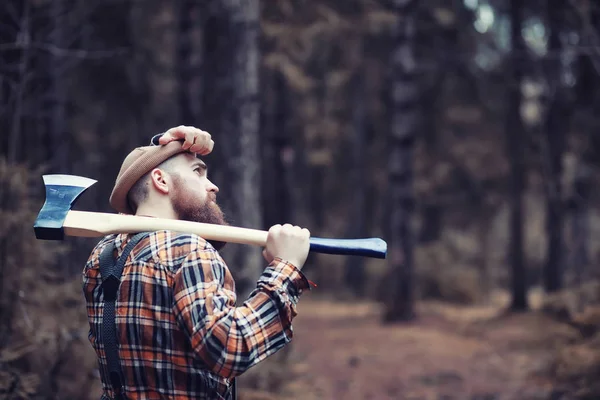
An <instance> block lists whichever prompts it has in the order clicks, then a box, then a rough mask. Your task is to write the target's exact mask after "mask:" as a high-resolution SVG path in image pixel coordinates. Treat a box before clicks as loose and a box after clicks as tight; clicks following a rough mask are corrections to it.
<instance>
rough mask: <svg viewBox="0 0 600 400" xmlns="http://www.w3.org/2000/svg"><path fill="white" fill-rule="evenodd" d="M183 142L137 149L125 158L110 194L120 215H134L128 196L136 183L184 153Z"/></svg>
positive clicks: (113, 205) (111, 202)
mask: <svg viewBox="0 0 600 400" xmlns="http://www.w3.org/2000/svg"><path fill="white" fill-rule="evenodd" d="M181 146H182V142H181V141H173V142H170V143H169V144H166V145H164V146H144V147H137V148H135V149H134V150H133V151H132V152H131V153H129V154H128V155H127V157H125V160H123V164H122V165H121V170H120V171H119V175H117V179H116V181H115V186H114V188H113V190H112V193H111V194H110V205H111V206H112V207H113V208H114V209H115V210H117V211H118V212H120V213H124V214H133V210H132V209H131V208H130V207H129V203H128V202H127V194H128V193H129V190H130V189H131V187H132V186H133V185H135V183H136V182H137V181H138V180H139V179H140V178H141V177H142V176H144V175H145V174H146V173H147V172H150V171H152V169H153V168H156V167H157V166H158V165H160V163H162V162H163V161H166V160H167V159H169V158H170V157H172V156H174V155H176V154H179V153H183V152H185V151H187V150H184V149H183V148H182V147H181Z"/></svg>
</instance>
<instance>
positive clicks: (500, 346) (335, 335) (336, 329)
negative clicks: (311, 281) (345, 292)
mask: <svg viewBox="0 0 600 400" xmlns="http://www.w3.org/2000/svg"><path fill="white" fill-rule="evenodd" d="M299 311H300V313H299V316H298V318H297V320H296V322H295V332H296V336H295V338H294V346H293V349H292V353H291V355H290V356H289V361H290V365H291V367H290V368H291V372H292V376H290V377H289V378H290V379H289V380H288V381H287V382H288V383H286V384H285V385H284V386H283V387H282V390H281V396H279V395H278V396H276V398H286V399H302V400H308V399H347V400H354V399H357V400H358V399H360V400H363V399H377V400H379V399H407V400H417V399H420V400H534V399H539V400H542V399H548V398H549V391H550V385H549V382H547V381H545V380H544V379H543V378H541V377H540V376H541V374H542V373H543V372H544V370H546V369H547V368H550V360H551V357H552V354H553V349H554V348H555V346H559V345H560V344H561V343H563V342H564V341H565V340H568V339H569V337H571V335H572V334H573V332H570V331H569V330H566V328H565V327H564V326H562V325H558V324H556V323H554V322H552V321H551V320H549V319H547V318H546V317H544V316H542V315H539V314H536V313H529V314H523V315H509V316H502V317H497V316H495V315H497V314H498V309H497V308H493V307H488V308H485V307H483V308H472V307H471V308H459V307H450V306H447V305H436V304H432V303H429V304H423V305H420V306H419V307H418V311H419V319H417V320H416V321H415V322H413V323H410V324H406V325H396V326H384V325H381V324H380V316H379V312H380V311H379V307H378V306H377V305H374V304H360V305H354V306H347V305H342V304H335V303H330V302H322V301H316V300H308V301H304V302H303V303H302V304H301V305H300V308H299Z"/></svg>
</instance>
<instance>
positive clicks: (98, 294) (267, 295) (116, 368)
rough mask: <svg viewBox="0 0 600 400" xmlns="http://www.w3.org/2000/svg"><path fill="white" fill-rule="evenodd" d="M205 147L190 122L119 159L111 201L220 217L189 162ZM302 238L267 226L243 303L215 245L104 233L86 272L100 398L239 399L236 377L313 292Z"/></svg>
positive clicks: (159, 214) (272, 346)
mask: <svg viewBox="0 0 600 400" xmlns="http://www.w3.org/2000/svg"><path fill="white" fill-rule="evenodd" d="M213 145H214V142H213V141H212V140H211V137H210V134H208V133H207V132H204V131H202V130H200V129H197V128H194V127H185V126H181V127H177V128H173V129H170V130H169V131H167V132H166V133H165V134H162V135H157V136H155V137H154V138H152V143H151V145H150V146H145V147H139V148H136V149H134V150H133V151H132V152H131V153H130V154H129V155H128V156H127V157H126V158H125V160H124V161H123V164H122V167H121V169H120V171H119V174H118V176H117V179H116V182H115V186H114V188H113V190H112V193H111V196H110V204H111V206H112V207H113V208H114V209H115V210H117V211H118V212H119V213H124V214H135V215H140V216H146V217H156V218H172V219H181V220H188V221H195V222H204V223H211V224H225V223H226V222H225V219H224V216H223V212H222V211H221V209H220V208H219V206H218V205H217V193H218V192H219V189H218V187H217V186H216V185H215V184H214V183H212V182H211V181H210V180H209V178H208V174H207V172H208V169H207V165H206V164H205V163H204V161H202V160H201V159H199V158H198V157H197V155H206V154H208V153H210V152H211V151H212V148H213ZM232 195H235V194H232ZM309 237H310V232H309V231H308V230H306V229H302V228H300V227H298V226H292V225H289V224H285V225H283V226H281V225H275V226H273V227H271V228H270V229H269V232H268V238H267V244H266V247H265V249H264V250H263V256H264V257H265V260H266V262H267V265H266V268H265V270H264V272H263V273H262V275H261V276H260V278H259V279H258V281H257V284H256V288H255V289H254V291H253V292H252V293H251V294H250V295H249V297H248V299H246V300H245V301H244V302H243V304H241V305H239V306H236V294H235V282H234V279H233V277H232V275H231V273H230V271H229V268H228V267H227V265H226V263H225V261H224V260H223V259H222V258H221V256H220V255H219V253H218V249H217V247H220V246H222V245H223V243H210V242H208V241H207V240H205V239H203V238H201V237H199V236H197V235H194V234H187V233H181V232H172V231H164V230H163V231H157V232H148V233H142V234H139V235H133V234H118V235H109V236H106V237H104V238H103V239H102V240H101V241H100V242H99V243H98V244H97V245H96V246H95V248H94V249H93V251H92V253H91V255H90V257H89V259H88V262H87V263H86V266H85V269H84V271H83V289H84V294H85V299H86V303H87V312H88V319H89V324H90V332H89V340H90V342H91V344H92V346H93V348H94V350H95V351H96V354H97V356H98V362H99V370H100V377H101V380H102V386H103V395H102V399H104V400H106V399H115V400H120V399H130V400H133V399H230V398H233V397H235V384H234V381H235V380H234V378H235V377H236V376H238V375H240V374H242V373H243V372H245V371H246V370H248V368H250V367H252V366H254V365H256V364H257V363H259V362H260V361H262V360H264V359H265V358H267V357H268V356H270V355H272V354H274V353H275V352H277V351H278V350H279V349H281V348H282V347H283V346H285V345H286V344H287V343H288V342H289V341H290V340H291V339H292V334H293V331H292V319H293V318H294V317H295V316H296V314H297V312H296V304H297V302H298V299H299V297H300V295H301V294H302V292H303V291H304V290H306V289H310V285H309V281H308V280H307V279H306V277H305V276H304V275H303V274H302V272H301V271H300V269H301V268H302V266H303V265H304V262H305V261H306V257H307V255H308V251H309ZM136 243H137V244H136ZM122 255H123V257H121V256H122ZM109 259H110V260H111V262H110V263H109V262H108V261H106V260H109ZM115 259H116V260H119V261H120V262H121V264H119V263H118V262H117V263H116V265H117V266H118V265H121V268H122V270H118V267H116V269H115V267H114V265H115V263H114V262H113V261H115ZM109 264H110V265H109ZM107 265H109V266H107ZM110 268H113V269H110ZM117 270H118V272H113V271H117ZM106 271H109V272H108V273H107V272H106ZM111 275H116V278H117V280H116V282H117V284H115V285H114V287H113V288H112V289H111V287H110V285H109V284H110V283H111ZM112 281H113V282H114V279H113V280H112ZM109 293H113V294H110V295H109ZM109 305H110V308H108V306H109ZM106 310H110V311H106ZM111 319H112V321H113V322H112V325H111V323H110V321H109V320H111ZM111 329H112V330H111ZM111 332H112V333H111Z"/></svg>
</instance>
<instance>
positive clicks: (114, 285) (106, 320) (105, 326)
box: [100, 232, 149, 400]
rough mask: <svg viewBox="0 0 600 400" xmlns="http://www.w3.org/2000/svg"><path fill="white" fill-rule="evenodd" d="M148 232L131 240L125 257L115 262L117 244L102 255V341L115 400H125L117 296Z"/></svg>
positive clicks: (107, 247) (106, 249)
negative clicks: (129, 262)
mask: <svg viewBox="0 0 600 400" xmlns="http://www.w3.org/2000/svg"><path fill="white" fill-rule="evenodd" d="M148 235H149V232H141V233H138V234H136V235H135V236H134V237H132V238H131V239H130V240H129V242H128V243H127V245H126V246H125V250H123V254H121V257H119V259H118V260H117V262H116V263H115V262H114V258H113V250H114V248H115V246H114V241H113V242H111V243H109V244H108V245H106V247H105V248H104V250H103V251H102V253H101V254H100V276H101V278H102V293H103V295H104V313H103V316H102V341H103V343H104V352H105V353H106V363H107V366H108V373H109V378H110V383H111V386H112V388H113V391H114V392H115V400H124V399H125V394H124V393H123V391H122V389H123V375H122V372H121V364H120V362H119V349H118V345H117V326H116V321H115V303H116V301H117V292H118V290H119V285H120V283H121V274H122V273H123V267H124V266H125V261H127V257H129V253H130V252H131V250H133V248H134V247H135V246H136V245H137V244H138V243H139V242H140V240H142V239H143V238H144V237H146V236H148Z"/></svg>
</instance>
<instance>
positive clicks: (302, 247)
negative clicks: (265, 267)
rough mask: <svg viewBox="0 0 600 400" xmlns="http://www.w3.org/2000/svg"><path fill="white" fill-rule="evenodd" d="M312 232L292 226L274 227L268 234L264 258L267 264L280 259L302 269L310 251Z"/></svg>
mask: <svg viewBox="0 0 600 400" xmlns="http://www.w3.org/2000/svg"><path fill="white" fill-rule="evenodd" d="M309 239H310V232H309V230H308V229H306V228H300V227H299V226H292V225H290V224H285V225H283V226H281V225H273V226H272V227H271V228H270V229H269V232H268V234H267V245H266V247H265V249H264V250H263V257H264V258H265V260H267V262H269V263H270V262H271V261H273V259H274V258H276V257H279V258H281V259H282V260H284V261H287V262H289V263H291V264H293V265H294V266H295V267H296V268H298V269H302V267H303V266H304V262H305V261H306V258H307V257H308V251H309V249H310V243H309Z"/></svg>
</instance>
